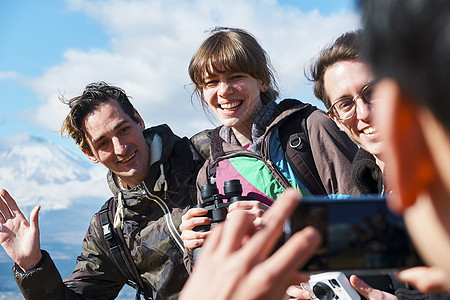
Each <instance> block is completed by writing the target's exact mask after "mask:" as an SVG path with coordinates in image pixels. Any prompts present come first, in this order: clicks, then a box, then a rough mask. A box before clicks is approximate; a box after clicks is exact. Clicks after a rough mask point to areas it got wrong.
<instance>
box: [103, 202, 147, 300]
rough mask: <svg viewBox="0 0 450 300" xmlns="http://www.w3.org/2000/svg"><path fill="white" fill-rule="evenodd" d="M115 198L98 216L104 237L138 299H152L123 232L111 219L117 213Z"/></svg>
mask: <svg viewBox="0 0 450 300" xmlns="http://www.w3.org/2000/svg"><path fill="white" fill-rule="evenodd" d="M115 202H116V201H115V200H114V198H110V199H109V200H107V201H106V202H105V204H103V206H102V208H101V209H100V211H99V213H98V218H99V221H100V223H98V224H101V227H102V230H101V231H102V232H103V237H104V240H105V242H106V245H107V246H108V250H109V253H110V255H111V258H112V260H113V261H114V263H115V264H116V266H117V268H118V269H119V270H120V271H121V272H122V274H123V275H124V276H125V277H126V278H127V280H128V281H127V284H128V285H130V286H131V287H133V288H134V289H135V290H136V300H137V299H140V298H141V294H142V295H143V296H144V299H148V300H151V299H152V297H151V296H150V294H149V292H148V291H147V287H146V286H145V285H144V282H143V281H142V278H141V276H140V275H139V272H138V270H137V267H136V264H135V263H134V261H133V258H132V256H131V253H130V250H129V249H128V247H127V246H126V244H125V239H124V237H123V232H122V230H120V229H116V228H114V226H112V222H111V220H113V219H114V217H113V216H114V214H115V208H116V205H115Z"/></svg>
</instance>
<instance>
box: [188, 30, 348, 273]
mask: <svg viewBox="0 0 450 300" xmlns="http://www.w3.org/2000/svg"><path fill="white" fill-rule="evenodd" d="M273 74H274V71H273V69H272V67H271V64H270V59H269V57H268V55H267V53H266V51H265V50H264V49H263V48H262V47H261V46H260V45H259V43H258V42H257V40H256V38H255V37H254V36H253V35H252V34H251V33H250V32H248V31H246V30H243V29H238V28H216V29H214V30H212V32H211V35H210V36H209V37H208V38H207V39H206V40H205V41H204V42H203V43H202V44H201V45H200V47H199V48H198V50H197V51H196V52H195V54H194V55H193V57H192V59H191V62H190V64H189V75H190V77H191V80H192V82H193V83H194V84H195V92H194V93H195V94H196V95H197V96H199V97H200V99H201V101H202V105H203V107H204V108H206V107H207V108H209V110H210V111H211V112H212V113H214V115H215V116H216V117H217V118H218V119H219V120H220V121H221V123H222V124H223V125H222V126H219V127H217V128H216V129H214V130H212V131H211V132H209V133H208V135H207V137H206V138H204V139H207V140H208V141H207V142H206V143H205V142H204V140H203V141H202V142H199V143H198V145H204V144H210V149H209V150H208V151H206V153H205V151H204V154H205V156H207V157H209V160H208V161H207V162H206V163H205V165H204V166H203V169H202V170H200V172H199V176H198V179H197V186H199V187H201V186H203V185H206V184H216V185H217V188H218V190H219V192H220V193H222V194H223V192H224V185H225V182H226V181H228V180H231V179H239V180H240V182H241V184H242V189H243V193H242V194H243V195H251V197H250V199H253V200H249V201H243V202H246V203H243V202H242V201H239V203H233V204H231V205H230V206H229V209H228V211H229V213H233V212H234V211H235V210H239V209H245V210H249V211H251V212H252V214H253V215H254V217H255V222H256V223H258V222H259V220H260V219H261V216H262V214H263V212H264V211H265V210H266V209H267V206H269V205H271V204H272V203H273V201H274V200H275V199H276V198H277V197H278V196H279V195H280V194H281V193H282V192H283V191H284V190H285V189H286V188H288V187H291V186H292V187H295V188H296V189H297V190H299V191H301V192H302V194H303V195H310V194H352V193H354V192H356V188H355V186H354V185H353V183H352V181H351V177H350V166H351V161H352V159H353V156H354V154H355V153H356V150H357V147H356V145H355V144H353V143H352V142H351V141H350V139H349V138H348V137H347V136H346V135H345V134H344V133H343V132H341V131H340V130H339V129H338V128H337V126H336V125H335V124H334V123H333V121H332V120H331V119H329V118H328V117H327V116H326V114H325V113H324V112H323V111H320V110H318V109H317V108H315V107H313V106H311V105H310V104H305V103H302V102H300V101H298V100H295V99H286V100H283V101H281V102H277V101H276V100H277V98H278V94H279V92H278V89H277V84H276V81H275V77H274V75H273ZM201 136H202V133H200V134H198V135H196V136H194V138H193V140H194V141H196V140H197V139H200V138H199V137H201ZM299 157H300V158H299ZM198 194H199V195H200V194H201V193H200V192H198ZM198 198H199V202H202V201H203V200H202V199H200V198H201V197H198ZM204 214H205V211H202V210H199V209H198V208H194V209H192V210H190V211H188V213H187V214H186V215H185V216H184V217H183V222H182V224H181V227H180V228H181V230H182V232H183V234H182V238H183V240H184V242H185V246H186V248H187V249H188V250H189V251H192V250H193V249H194V248H196V247H198V246H200V245H201V244H202V243H203V241H204V239H205V237H206V235H207V232H194V230H193V229H194V227H195V226H198V225H206V224H209V223H210V222H211V220H210V219H209V218H204V217H201V218H199V216H202V215H204ZM191 266H192V265H191V264H190V265H188V266H187V267H188V270H190V268H191Z"/></svg>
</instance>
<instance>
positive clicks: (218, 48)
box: [189, 27, 279, 107]
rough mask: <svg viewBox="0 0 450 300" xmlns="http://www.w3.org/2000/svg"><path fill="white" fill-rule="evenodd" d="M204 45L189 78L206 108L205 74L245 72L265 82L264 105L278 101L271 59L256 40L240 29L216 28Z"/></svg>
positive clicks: (262, 94) (191, 64)
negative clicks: (204, 92) (204, 93)
mask: <svg viewBox="0 0 450 300" xmlns="http://www.w3.org/2000/svg"><path fill="white" fill-rule="evenodd" d="M210 32H211V35H210V36H209V37H208V38H207V39H206V40H205V41H204V42H203V43H202V44H201V46H200V47H199V48H198V50H197V51H196V52H195V54H194V55H193V56H192V59H191V62H190V63H189V76H190V77H191V80H192V82H193V83H194V85H195V90H194V92H193V95H194V94H197V95H198V96H199V98H200V99H201V102H202V106H203V107H205V106H206V103H205V101H204V98H203V87H204V84H205V81H204V79H205V73H213V72H216V73H225V72H236V73H239V72H243V73H247V74H249V75H250V76H252V77H254V78H256V79H259V80H262V82H263V83H264V84H266V85H267V87H268V89H267V91H265V92H261V102H262V103H263V105H265V104H267V103H269V102H270V101H272V100H275V99H276V98H277V97H278V95H279V92H278V90H277V83H276V80H275V77H274V71H273V69H272V66H271V63H270V59H269V56H268V55H267V53H266V51H265V50H264V49H263V48H262V47H261V46H260V45H259V43H258V42H257V41H256V39H255V37H254V36H253V35H252V34H251V33H249V32H248V31H245V30H243V29H239V28H227V27H216V28H214V29H212V30H211V31H210Z"/></svg>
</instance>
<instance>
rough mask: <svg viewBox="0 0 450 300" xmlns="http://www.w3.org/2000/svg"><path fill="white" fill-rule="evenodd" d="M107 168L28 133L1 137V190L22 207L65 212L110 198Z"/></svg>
mask: <svg viewBox="0 0 450 300" xmlns="http://www.w3.org/2000/svg"><path fill="white" fill-rule="evenodd" d="M105 174H106V169H105V168H104V167H103V166H97V165H94V164H92V163H90V162H89V161H88V160H87V159H86V160H83V159H81V158H80V157H78V156H76V155H74V154H72V153H71V152H69V151H67V150H65V149H64V148H62V147H61V146H59V145H56V144H54V143H52V142H50V141H47V140H45V139H42V138H38V137H33V136H29V135H27V134H22V135H13V136H7V137H2V138H0V187H1V188H5V189H7V190H8V191H9V192H10V194H11V195H12V196H13V198H14V199H16V201H17V202H18V203H19V206H21V207H28V206H34V205H36V204H40V205H41V206H42V207H43V208H44V209H47V210H51V209H63V208H67V207H68V206H69V205H70V204H71V203H73V202H83V199H86V200H87V198H92V197H101V198H102V199H105V198H106V197H107V196H109V193H110V192H109V190H108V187H107V185H106V181H105Z"/></svg>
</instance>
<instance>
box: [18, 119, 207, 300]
mask: <svg viewBox="0 0 450 300" xmlns="http://www.w3.org/2000/svg"><path fill="white" fill-rule="evenodd" d="M144 136H145V137H146V139H147V143H148V144H149V146H150V149H151V156H152V157H151V159H152V165H151V169H150V171H149V173H148V176H147V178H146V179H145V180H144V182H142V183H141V184H139V185H138V186H136V187H135V188H133V189H131V190H121V189H120V188H119V187H118V186H117V184H116V182H115V179H114V176H113V174H112V173H111V172H109V173H108V183H109V186H110V189H111V191H112V192H113V194H114V197H116V199H117V198H118V197H121V198H122V199H123V202H124V217H123V226H122V230H123V233H124V237H125V240H126V243H127V245H128V248H129V249H130V250H131V254H132V257H133V260H134V262H135V264H136V266H137V269H138V271H139V273H140V277H141V278H142V280H143V282H144V283H145V285H146V286H147V288H148V290H150V291H152V290H153V298H154V299H176V298H177V297H178V293H179V291H180V290H181V288H182V287H183V285H184V283H185V281H186V280H187V277H188V274H187V272H186V270H185V268H184V265H183V251H184V247H183V242H182V240H181V237H180V233H179V225H180V224H181V216H182V215H183V214H184V213H185V212H186V211H187V210H188V209H189V208H190V207H191V206H192V205H193V204H194V202H195V197H196V196H195V194H196V188H195V177H196V174H197V171H198V168H199V167H200V166H201V165H202V164H203V161H204V159H203V158H202V157H201V156H200V155H199V154H198V152H197V151H196V150H195V149H194V148H193V147H191V144H190V142H189V140H188V139H187V138H180V137H178V136H176V135H174V134H173V133H172V131H171V130H170V128H169V127H168V126H167V125H160V126H157V127H153V128H150V129H147V130H145V131H144ZM161 165H162V166H163V169H161ZM161 170H163V172H164V177H165V182H163V181H164V180H163V181H159V182H160V183H162V184H160V185H159V186H158V184H157V183H158V179H162V178H163V177H162V176H161V175H162V174H161V173H162V172H161ZM166 186H167V187H168V188H167V190H165V187H166ZM158 190H159V191H158ZM98 222H99V219H98V217H97V216H94V217H92V219H91V223H90V226H89V228H88V232H87V234H86V236H85V238H84V240H83V244H82V248H83V252H82V253H81V254H80V255H79V256H78V258H77V265H76V268H75V270H74V272H73V273H72V275H70V276H69V277H68V278H66V279H65V280H64V281H62V280H61V277H60V275H59V272H58V270H57V269H56V267H55V265H54V264H53V261H52V260H51V258H50V256H49V255H48V253H46V252H45V251H43V259H42V260H41V262H40V263H39V264H38V266H36V267H35V268H34V269H32V270H30V271H28V272H26V273H24V272H23V271H22V270H21V269H20V267H18V266H17V265H15V266H14V267H13V271H14V276H15V278H16V281H17V283H18V285H19V287H20V289H21V291H22V293H23V295H24V296H25V298H26V299H114V298H115V297H116V296H117V295H118V293H119V292H120V290H121V289H122V287H123V285H124V284H125V283H126V282H127V279H126V278H125V277H124V275H123V274H122V273H121V271H120V270H119V269H118V268H117V267H116V265H115V264H114V262H113V261H112V258H111V257H110V255H109V252H108V248H107V247H106V244H105V243H104V240H102V239H103V232H102V231H101V229H100V228H101V226H99V224H98Z"/></svg>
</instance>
